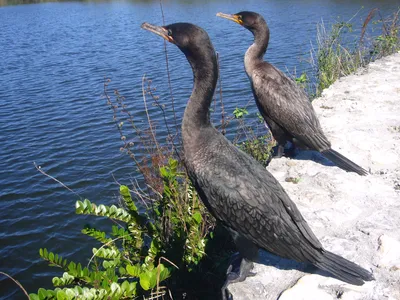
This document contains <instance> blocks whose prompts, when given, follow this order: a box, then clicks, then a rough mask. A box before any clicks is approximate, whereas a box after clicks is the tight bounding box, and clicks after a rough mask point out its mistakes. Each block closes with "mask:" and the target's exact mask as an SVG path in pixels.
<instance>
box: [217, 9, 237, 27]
mask: <svg viewBox="0 0 400 300" xmlns="http://www.w3.org/2000/svg"><path fill="white" fill-rule="evenodd" d="M217 17H221V18H224V19H228V20H231V21H233V22H236V23H238V24H239V25H243V21H242V19H241V18H240V17H239V16H238V15H230V14H224V13H221V12H219V13H217Z"/></svg>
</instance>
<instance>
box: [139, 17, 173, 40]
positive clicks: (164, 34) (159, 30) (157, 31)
mask: <svg viewBox="0 0 400 300" xmlns="http://www.w3.org/2000/svg"><path fill="white" fill-rule="evenodd" d="M140 27H142V28H143V29H145V30H148V31H151V32H153V33H155V34H157V35H159V36H161V37H162V38H164V39H165V40H167V41H168V42H170V43H174V39H173V38H172V36H170V35H168V30H167V29H165V28H164V27H163V26H156V25H152V24H149V23H146V22H144V23H143V24H142V26H140Z"/></svg>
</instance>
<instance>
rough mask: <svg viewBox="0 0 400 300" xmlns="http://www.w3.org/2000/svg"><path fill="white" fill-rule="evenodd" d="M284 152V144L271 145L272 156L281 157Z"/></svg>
mask: <svg viewBox="0 0 400 300" xmlns="http://www.w3.org/2000/svg"><path fill="white" fill-rule="evenodd" d="M284 154H285V145H279V144H278V145H277V146H275V147H273V157H274V158H281V157H282V156H283V155H284Z"/></svg>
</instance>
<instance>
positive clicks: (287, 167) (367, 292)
mask: <svg viewBox="0 0 400 300" xmlns="http://www.w3.org/2000/svg"><path fill="white" fill-rule="evenodd" d="M313 105H314V108H315V110H316V112H317V114H318V116H319V119H320V122H321V125H322V127H323V129H324V131H325V134H326V135H327V136H328V138H329V139H330V141H331V142H332V148H333V149H335V150H337V151H339V152H340V153H342V154H343V155H345V156H346V157H348V158H350V159H352V160H353V161H354V162H356V163H357V164H359V165H361V166H362V167H364V168H365V169H367V170H369V171H370V175H368V176H363V177H362V176H359V175H357V174H355V173H347V172H345V171H343V170H341V169H339V168H337V167H335V166H331V165H326V164H329V162H328V161H326V160H324V159H323V158H321V156H320V155H319V154H318V153H313V152H309V151H304V152H302V153H300V154H299V157H298V159H287V158H281V159H275V160H273V161H272V162H271V164H270V165H269V166H268V170H269V171H270V172H271V173H272V174H273V175H274V176H275V177H276V178H277V179H278V180H279V182H280V183H281V184H282V186H283V187H284V189H285V190H286V192H287V193H288V194H289V196H290V197H291V199H292V200H293V201H294V202H295V203H296V204H297V206H298V208H299V209H300V211H301V213H302V214H303V216H304V217H305V219H306V220H307V222H308V224H309V225H310V227H311V228H312V229H313V231H314V232H315V234H316V235H317V237H318V238H319V239H320V241H321V243H322V244H323V246H324V247H325V248H326V249H328V250H330V251H332V252H334V253H336V254H339V255H341V256H343V257H345V258H347V259H349V260H351V261H353V262H355V263H357V264H359V265H361V266H362V267H364V268H366V269H368V270H371V271H372V272H373V274H374V276H375V278H376V280H375V281H372V282H367V283H365V284H364V285H363V286H353V285H349V284H346V283H344V282H342V281H339V280H337V279H334V278H331V277H329V276H328V275H327V274H326V273H323V272H321V271H319V270H317V269H316V268H314V267H312V266H310V265H304V264H298V263H295V262H293V261H290V260H283V259H280V258H277V257H273V256H271V255H269V254H267V253H266V252H261V253H260V254H261V262H262V264H255V268H254V271H255V272H256V273H257V275H256V276H254V277H249V278H247V279H246V280H245V281H244V282H241V283H236V284H232V285H231V286H230V288H229V289H230V291H231V293H232V294H233V297H234V299H235V300H245V299H246V300H247V299H249V300H250V299H251V300H255V299H280V300H289V299H290V300H300V299H302V300H303V299H304V300H306V299H307V300H314V299H315V300H331V299H343V300H350V299H363V300H364V299H374V300H375V299H390V300H392V299H393V300H394V299H400V53H397V54H394V55H391V56H389V57H385V58H383V59H380V60H378V61H376V62H373V63H371V64H369V65H368V66H367V67H366V68H364V69H361V70H359V71H358V72H357V73H356V74H354V75H351V76H347V77H344V78H341V79H340V80H338V81H337V82H336V83H335V84H333V85H332V86H331V87H330V88H328V89H326V90H325V91H324V92H323V94H322V96H321V97H320V98H318V99H316V100H314V101H313ZM309 157H312V158H313V159H314V160H316V161H321V162H322V163H324V164H325V165H323V164H320V163H317V162H315V161H311V160H303V159H301V158H309ZM290 177H291V178H296V179H298V180H292V181H295V182H297V181H298V183H293V182H291V181H288V180H287V178H290Z"/></svg>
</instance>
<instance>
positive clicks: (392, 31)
mask: <svg viewBox="0 0 400 300" xmlns="http://www.w3.org/2000/svg"><path fill="white" fill-rule="evenodd" d="M399 17H400V9H399V10H397V11H396V12H395V13H393V15H392V16H391V17H389V18H386V19H384V18H383V17H382V16H380V19H379V20H378V21H376V22H375V23H374V24H375V25H377V24H381V25H382V34H380V35H378V36H377V37H375V39H374V41H373V44H372V50H371V51H370V55H371V56H373V57H374V58H380V57H383V56H387V55H390V54H392V53H395V52H396V51H398V50H400V28H399V27H400V24H399Z"/></svg>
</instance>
